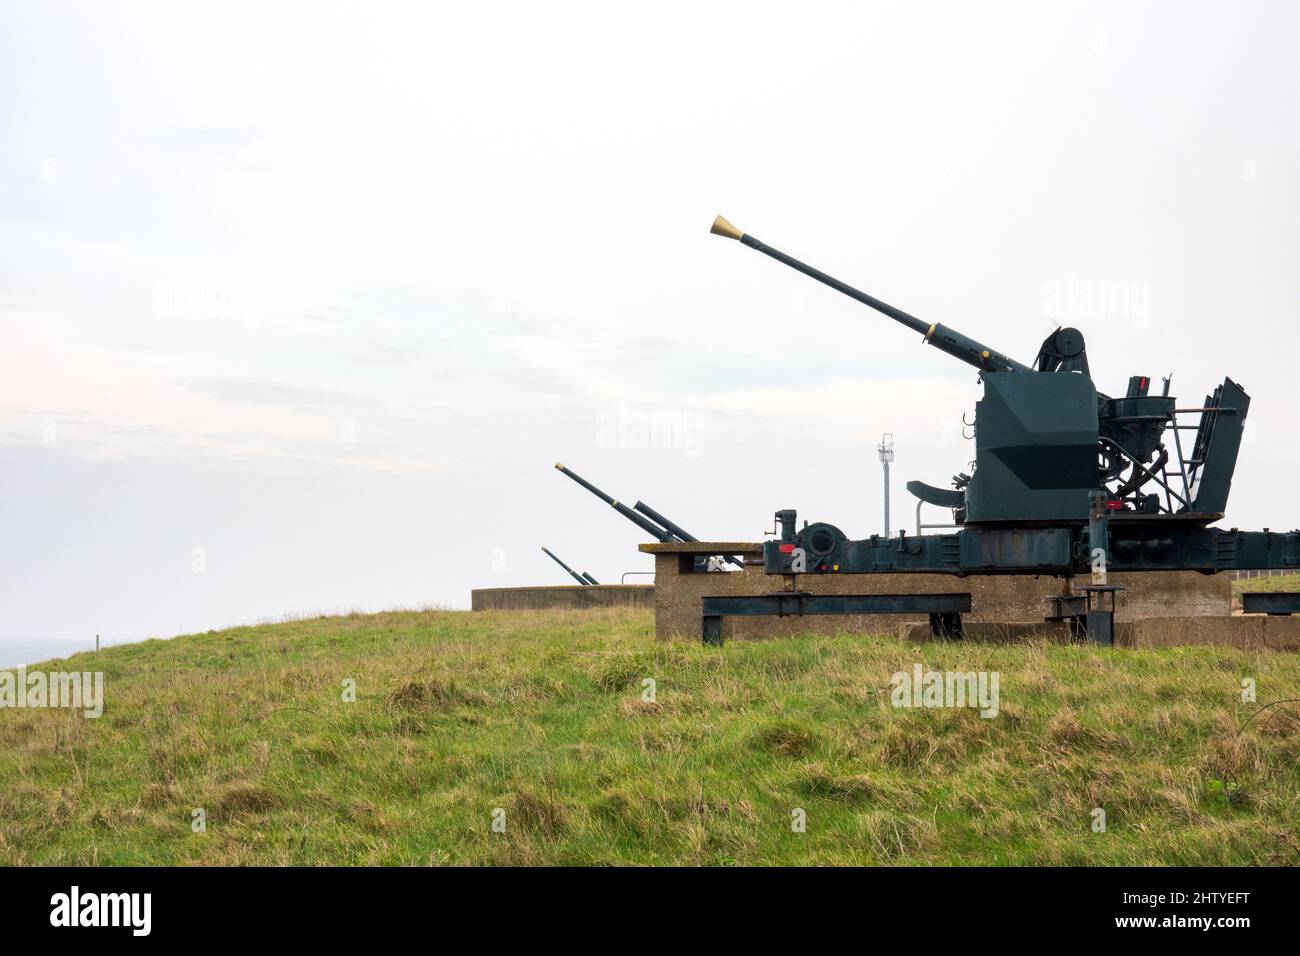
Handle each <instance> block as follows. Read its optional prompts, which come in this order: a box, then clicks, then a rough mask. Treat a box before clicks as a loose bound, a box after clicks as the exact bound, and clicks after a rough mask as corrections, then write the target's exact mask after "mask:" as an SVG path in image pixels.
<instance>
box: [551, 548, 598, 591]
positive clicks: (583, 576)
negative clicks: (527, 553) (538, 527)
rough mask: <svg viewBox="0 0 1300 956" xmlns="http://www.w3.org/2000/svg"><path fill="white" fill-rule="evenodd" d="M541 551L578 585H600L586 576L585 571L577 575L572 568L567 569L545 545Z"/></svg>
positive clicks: (589, 576) (588, 575)
mask: <svg viewBox="0 0 1300 956" xmlns="http://www.w3.org/2000/svg"><path fill="white" fill-rule="evenodd" d="M542 550H543V551H545V552H546V556H547V557H548V558H550V559H551V560H552V561H554V562H555V563H556V564H558V565H559V566H560V567H562V568H564V570H566V571H568V572H569V576H570V577H572V578H573V580H575V581H577V582H578V583H579V584H581V585H584V586H586V585H589V584H599V583H600V582H599V581H597V580H596V579H595V578H593V577H592V576H591V575H590V574H588V573H587V572H586V571H583V572H582V573H581V574H579V573H578V572H577V571H575V570H573V568H571V567H569V566H568V565H567V564H565V563H564V562H563V561H561V560H560V559H559V558H558V557H557V556H556V554H555V552H554V551H552V550H551V549H550V548H548V547H546V545H542Z"/></svg>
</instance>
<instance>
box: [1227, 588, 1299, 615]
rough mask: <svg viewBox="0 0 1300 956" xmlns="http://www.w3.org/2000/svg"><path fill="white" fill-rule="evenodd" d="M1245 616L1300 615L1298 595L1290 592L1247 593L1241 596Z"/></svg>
mask: <svg viewBox="0 0 1300 956" xmlns="http://www.w3.org/2000/svg"><path fill="white" fill-rule="evenodd" d="M1241 609H1242V610H1243V611H1244V612H1245V613H1247V614H1300V593H1296V592H1292V591H1254V592H1252V591H1247V592H1246V593H1245V594H1243V595H1242V596H1241Z"/></svg>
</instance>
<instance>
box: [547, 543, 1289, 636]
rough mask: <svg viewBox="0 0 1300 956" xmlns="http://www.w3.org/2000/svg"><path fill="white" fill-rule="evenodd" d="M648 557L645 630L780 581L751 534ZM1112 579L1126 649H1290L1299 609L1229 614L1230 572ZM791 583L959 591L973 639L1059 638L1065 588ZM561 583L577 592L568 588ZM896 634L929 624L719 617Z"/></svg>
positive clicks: (939, 582) (755, 629)
mask: <svg viewBox="0 0 1300 956" xmlns="http://www.w3.org/2000/svg"><path fill="white" fill-rule="evenodd" d="M640 550H641V551H642V552H644V553H647V554H652V555H654V559H655V587H654V609H655V637H656V638H657V639H659V640H661V641H662V640H672V639H686V640H697V641H698V640H700V638H701V625H702V616H703V599H704V597H705V596H709V597H719V596H732V595H757V594H771V593H773V592H776V591H781V590H784V589H785V584H786V582H785V580H784V579H783V578H781V577H779V576H774V575H768V574H764V573H763V569H762V567H761V565H759V564H756V563H753V562H759V561H761V556H762V551H763V546H762V544H760V543H756V542H743V541H742V542H737V541H732V542H687V543H683V542H671V543H666V544H664V543H658V542H656V543H652V544H643V545H641V546H640ZM697 554H735V555H743V556H744V557H745V559H746V565H745V569H744V570H743V571H736V572H707V573H702V572H696V571H692V570H690V565H691V562H690V560H689V559H690V558H691V557H693V556H695V555H697ZM1110 582H1111V583H1112V584H1117V585H1122V586H1123V587H1124V588H1125V589H1126V590H1125V591H1124V593H1123V594H1122V596H1121V598H1120V600H1119V601H1118V602H1117V605H1116V614H1115V622H1116V626H1115V643H1116V644H1117V645H1120V646H1128V647H1167V646H1174V645H1179V644H1216V645H1227V646H1234V647H1273V648H1277V649H1285V650H1300V616H1294V617H1269V616H1265V615H1249V616H1233V614H1232V578H1231V575H1230V574H1226V573H1220V574H1201V573H1200V572H1198V571H1153V572H1142V573H1128V574H1124V573H1115V574H1112V575H1110ZM799 588H800V589H801V590H803V591H807V592H810V593H813V594H937V593H946V592H953V591H963V592H964V591H969V592H970V594H971V602H972V603H971V612H970V613H969V614H965V615H963V625H964V631H965V634H966V637H967V638H968V639H973V640H1022V639H1028V638H1045V639H1048V640H1062V641H1065V640H1069V639H1070V635H1069V632H1068V629H1067V627H1066V625H1064V624H1061V623H1048V622H1045V621H1044V620H1043V618H1044V616H1045V615H1046V614H1047V611H1048V601H1049V599H1050V598H1051V597H1053V596H1055V595H1059V594H1062V593H1065V592H1066V591H1067V589H1068V583H1067V582H1066V581H1065V580H1064V579H1061V578H1056V577H1051V576H1047V575H1043V576H1038V577H1035V576H1029V575H987V574H980V575H967V576H966V577H961V578H959V577H955V576H953V575H947V574H846V575H836V574H804V575H800V578H799ZM570 590H579V589H576V588H573V589H570ZM844 632H852V633H864V634H865V633H876V634H882V633H889V634H893V633H897V634H900V635H901V636H903V637H905V638H908V639H922V638H924V639H928V638H929V636H930V632H929V623H928V622H924V623H918V622H915V621H908V620H903V619H900V617H899V616H897V615H824V616H823V615H819V616H808V617H797V616H792V617H733V618H724V620H723V638H724V639H725V640H735V639H740V640H744V639H749V638H759V637H775V636H781V635H789V634H795V633H832V634H833V633H844Z"/></svg>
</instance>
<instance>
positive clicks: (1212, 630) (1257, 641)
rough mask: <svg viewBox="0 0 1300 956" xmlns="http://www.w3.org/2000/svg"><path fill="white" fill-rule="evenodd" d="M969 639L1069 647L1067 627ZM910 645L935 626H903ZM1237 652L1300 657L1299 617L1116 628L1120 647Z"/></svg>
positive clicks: (993, 627) (1176, 620) (992, 629)
mask: <svg viewBox="0 0 1300 956" xmlns="http://www.w3.org/2000/svg"><path fill="white" fill-rule="evenodd" d="M965 630H966V635H965V639H966V640H969V641H986V642H989V643H994V644H1015V643H1021V642H1024V641H1035V640H1047V641H1054V642H1059V643H1062V644H1065V643H1069V641H1070V640H1071V638H1070V634H1069V631H1068V630H1067V629H1066V626H1065V625H1064V624H1048V623H1045V622H1044V623H1039V624H1028V623H1023V624H1017V623H998V624H987V623H985V624H970V625H968V626H967V627H966V629H965ZM898 636H899V637H900V638H902V639H903V640H905V641H930V640H933V639H934V638H933V637H931V635H930V623H929V622H928V621H926V622H920V621H909V622H906V623H904V624H900V625H898ZM1201 644H1203V645H1209V646H1212V647H1235V648H1240V649H1243V650H1262V649H1265V648H1267V649H1270V650H1275V651H1300V616H1295V617H1269V616H1267V615H1262V614H1251V615H1247V616H1238V617H1147V618H1141V619H1139V620H1136V621H1125V622H1122V623H1118V624H1116V625H1115V646H1116V647H1134V648H1145V647H1181V646H1186V645H1201Z"/></svg>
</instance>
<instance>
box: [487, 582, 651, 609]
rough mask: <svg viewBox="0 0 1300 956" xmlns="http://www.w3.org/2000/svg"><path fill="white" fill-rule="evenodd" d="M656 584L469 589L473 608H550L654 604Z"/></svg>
mask: <svg viewBox="0 0 1300 956" xmlns="http://www.w3.org/2000/svg"><path fill="white" fill-rule="evenodd" d="M654 593H655V586H654V585H653V584H593V585H591V586H589V587H579V586H578V585H576V584H570V585H554V586H546V587H532V588H475V589H474V590H472V591H470V592H469V595H470V610H473V611H526V610H533V611H539V610H546V609H549V608H564V609H568V610H572V609H574V608H585V607H644V608H649V607H653V606H654Z"/></svg>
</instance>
